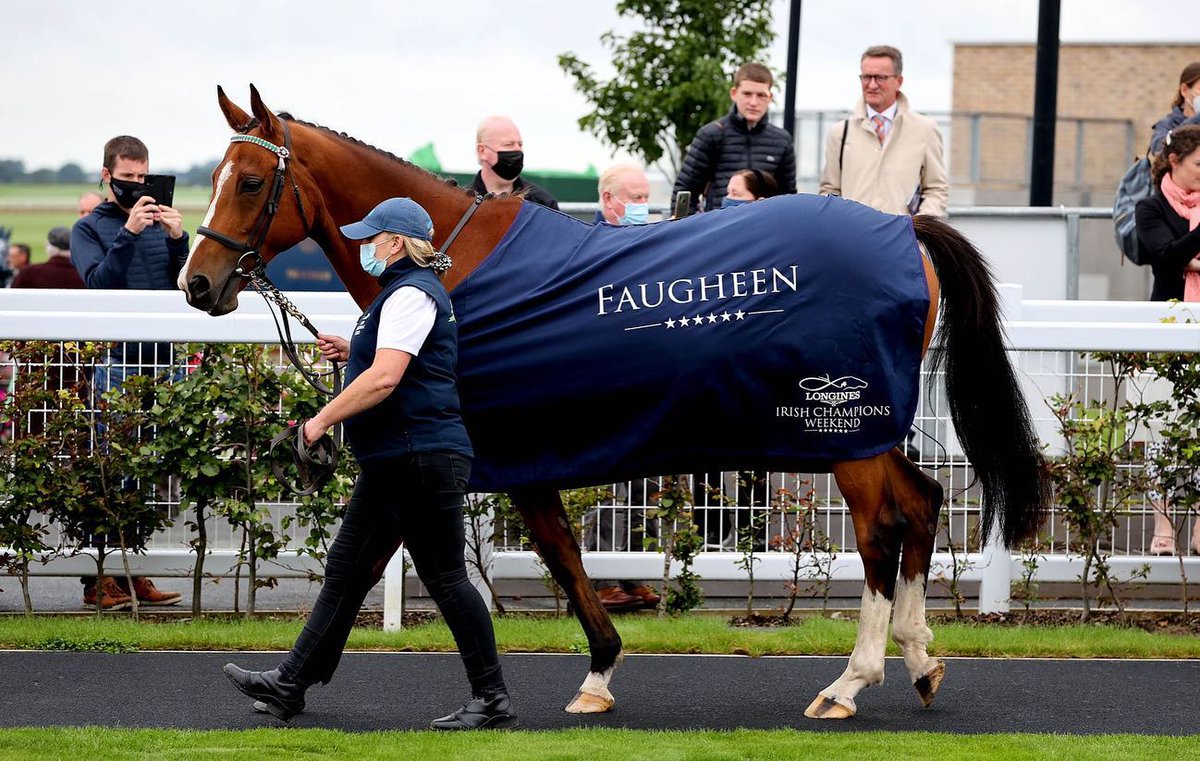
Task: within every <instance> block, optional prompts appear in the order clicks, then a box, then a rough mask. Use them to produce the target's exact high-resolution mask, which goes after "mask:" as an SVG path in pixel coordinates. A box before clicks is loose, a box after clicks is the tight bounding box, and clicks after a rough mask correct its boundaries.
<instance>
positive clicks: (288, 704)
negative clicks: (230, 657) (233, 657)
mask: <svg viewBox="0 0 1200 761" xmlns="http://www.w3.org/2000/svg"><path fill="white" fill-rule="evenodd" d="M222 671H224V672H225V676H227V677H229V681H231V682H233V686H234V687H237V688H238V690H240V691H241V693H242V694H243V695H245V696H247V697H250V698H254V700H255V701H256V702H255V703H254V709H255V710H257V711H265V712H266V713H269V714H271V715H272V716H275V717H276V718H278V719H279V720H280V721H291V719H292V717H293V716H295V715H296V714H298V713H301V712H302V711H304V691H305V690H306V689H308V686H307V685H304V684H300V683H299V682H288V681H286V680H284V679H283V678H282V677H281V676H280V675H279V669H271V670H270V671H247V670H245V669H242V668H238V667H237V666H235V665H233V664H232V663H226V664H225V668H223V669H222Z"/></svg>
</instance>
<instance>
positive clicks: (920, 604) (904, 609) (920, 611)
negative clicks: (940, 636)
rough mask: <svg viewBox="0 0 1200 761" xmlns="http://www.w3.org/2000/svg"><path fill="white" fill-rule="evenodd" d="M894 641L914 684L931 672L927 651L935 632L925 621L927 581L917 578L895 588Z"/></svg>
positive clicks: (898, 584) (905, 581)
mask: <svg viewBox="0 0 1200 761" xmlns="http://www.w3.org/2000/svg"><path fill="white" fill-rule="evenodd" d="M892 639H894V640H896V644H897V645H899V646H900V651H901V652H903V653H904V665H905V666H906V667H907V668H908V675H909V676H911V677H912V680H913V681H914V682H915V681H917V680H918V679H920V678H921V677H923V676H925V673H926V672H927V671H929V668H930V663H931V662H932V659H931V658H930V657H929V653H928V652H927V649H928V648H929V643H930V642H932V641H933V630H932V629H930V628H929V624H928V623H927V622H926V620H925V580H924V579H922V578H920V577H918V578H915V579H913V580H912V581H907V580H905V579H904V578H903V577H902V578H901V579H900V581H899V583H897V584H896V613H895V619H894V620H893V621H892Z"/></svg>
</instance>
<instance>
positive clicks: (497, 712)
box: [429, 692, 517, 730]
mask: <svg viewBox="0 0 1200 761" xmlns="http://www.w3.org/2000/svg"><path fill="white" fill-rule="evenodd" d="M516 726H517V715H516V714H515V713H513V712H512V703H511V702H510V701H509V699H508V693H506V692H501V693H500V694H498V695H494V696H493V697H490V698H471V699H470V700H469V701H467V703H466V705H464V706H463V707H462V708H460V709H458V710H457V711H455V712H454V713H452V714H450V715H449V716H443V717H442V718H440V719H434V720H433V721H432V722H430V723H429V728H430V729H442V730H457V729H512V728H514V727H516Z"/></svg>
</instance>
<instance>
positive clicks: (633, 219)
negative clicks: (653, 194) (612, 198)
mask: <svg viewBox="0 0 1200 761" xmlns="http://www.w3.org/2000/svg"><path fill="white" fill-rule="evenodd" d="M620 221H621V224H623V225H644V224H646V223H647V222H649V221H650V204H648V203H627V204H625V213H624V214H622V215H621V220H620Z"/></svg>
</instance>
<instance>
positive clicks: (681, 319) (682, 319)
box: [679, 317, 691, 328]
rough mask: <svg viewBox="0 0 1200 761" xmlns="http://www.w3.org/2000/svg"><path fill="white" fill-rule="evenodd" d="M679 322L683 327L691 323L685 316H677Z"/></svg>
mask: <svg viewBox="0 0 1200 761" xmlns="http://www.w3.org/2000/svg"><path fill="white" fill-rule="evenodd" d="M679 324H680V325H682V326H683V327H685V328H686V327H687V326H688V325H691V323H690V322H689V321H688V318H686V317H680V318H679Z"/></svg>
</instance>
